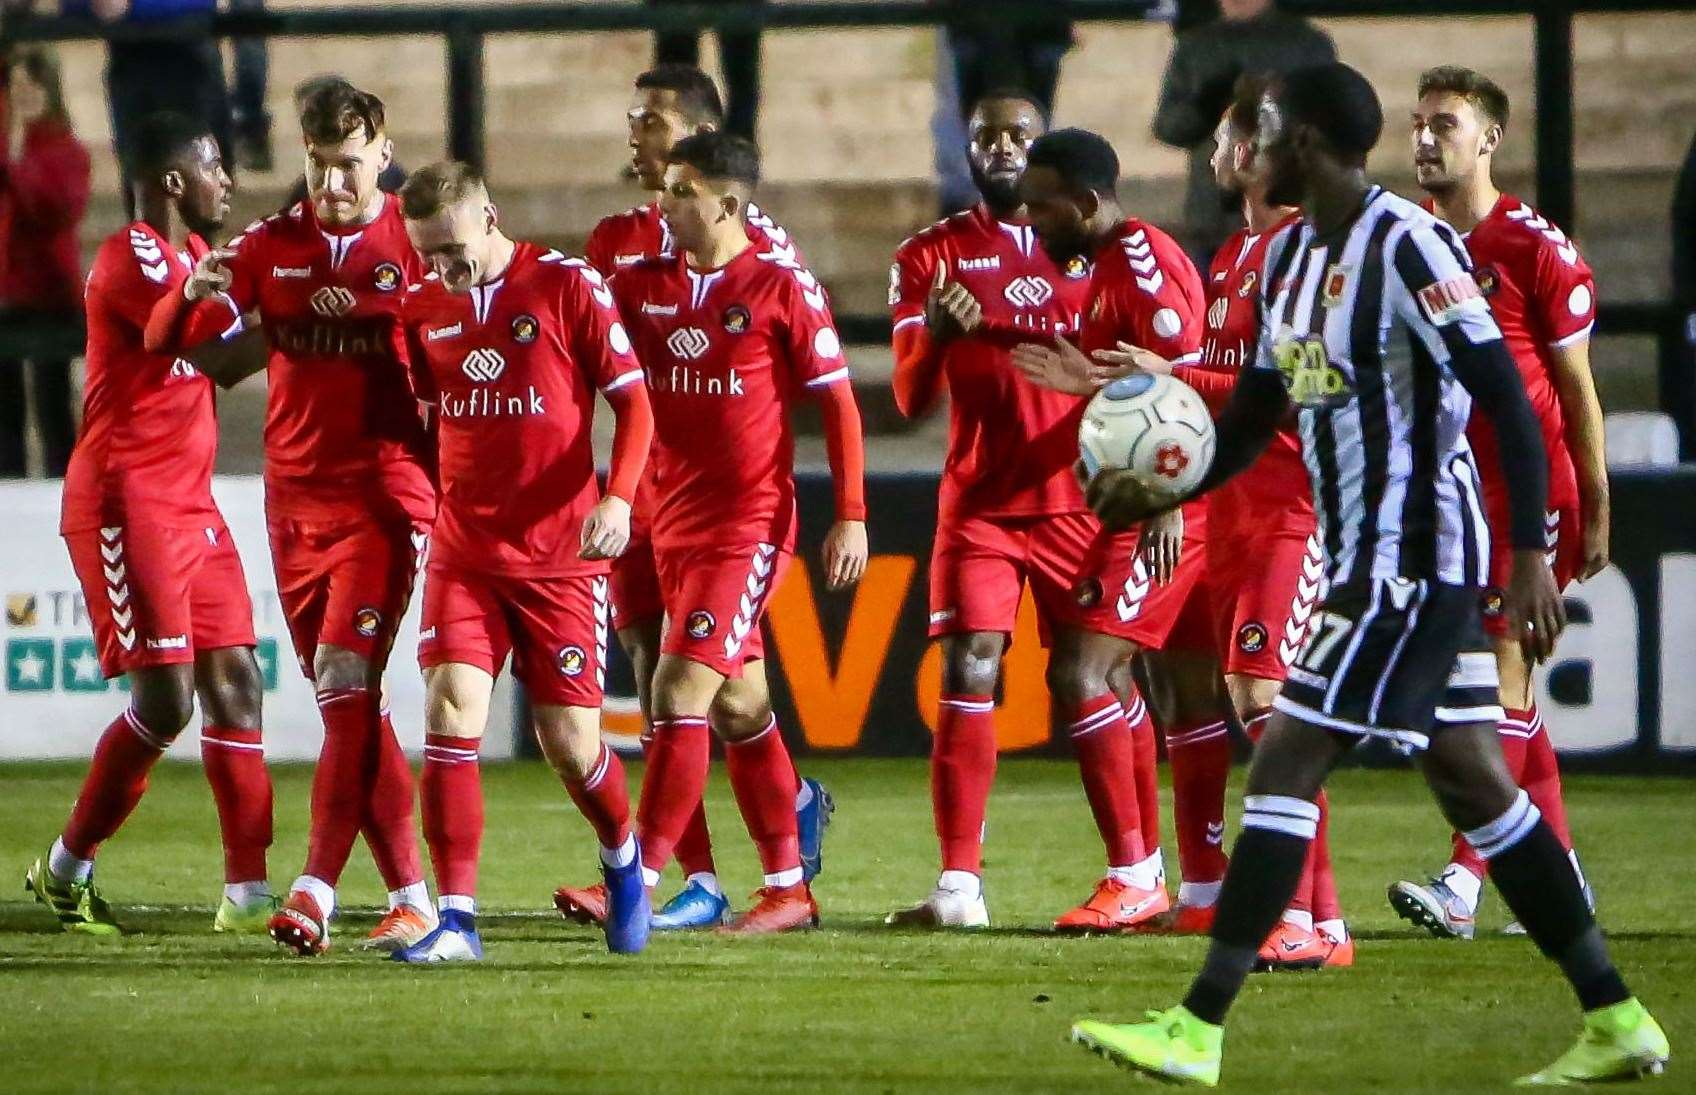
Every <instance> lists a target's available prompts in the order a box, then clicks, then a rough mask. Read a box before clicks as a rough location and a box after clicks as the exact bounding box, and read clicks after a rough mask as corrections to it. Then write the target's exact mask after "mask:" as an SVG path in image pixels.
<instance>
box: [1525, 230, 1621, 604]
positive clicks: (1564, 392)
mask: <svg viewBox="0 0 1696 1095" xmlns="http://www.w3.org/2000/svg"><path fill="white" fill-rule="evenodd" d="M1533 296H1534V299H1535V301H1536V305H1537V309H1538V311H1539V312H1540V313H1541V314H1540V316H1539V319H1540V320H1541V324H1540V325H1541V327H1542V328H1543V331H1542V333H1543V334H1544V336H1545V337H1547V338H1548V339H1549V342H1550V345H1549V357H1550V361H1551V369H1550V377H1549V379H1550V380H1551V381H1552V382H1553V383H1554V386H1555V395H1556V397H1557V398H1558V399H1559V400H1560V404H1561V417H1562V419H1563V420H1564V422H1565V426H1566V443H1567V448H1568V449H1569V450H1570V451H1571V453H1572V462H1573V465H1574V468H1575V469H1576V471H1577V473H1578V495H1579V513H1580V518H1581V521H1582V524H1583V531H1582V533H1581V535H1582V536H1583V551H1584V564H1583V569H1582V570H1581V571H1580V576H1581V577H1583V578H1590V577H1593V576H1595V575H1596V574H1597V573H1598V572H1600V571H1601V569H1602V568H1603V567H1605V566H1607V565H1608V534H1609V525H1610V522H1611V520H1612V517H1611V514H1610V512H1609V511H1610V502H1609V493H1608V455H1607V444H1606V442H1605V441H1604V439H1603V430H1602V401H1601V399H1600V398H1599V397H1598V396H1597V394H1596V378H1595V376H1594V375H1593V374H1592V372H1591V370H1590V333H1591V331H1592V330H1593V329H1594V328H1595V325H1596V281H1595V277H1594V276H1593V275H1592V274H1591V272H1590V267H1589V266H1588V265H1587V264H1586V263H1585V262H1584V260H1583V259H1582V258H1581V257H1579V254H1578V248H1577V246H1576V245H1574V244H1573V243H1572V242H1571V241H1566V242H1562V243H1557V242H1555V241H1554V240H1551V239H1549V238H1547V237H1544V239H1543V241H1542V244H1541V246H1540V247H1539V248H1538V252H1537V266H1536V291H1535V293H1534V294H1533Z"/></svg>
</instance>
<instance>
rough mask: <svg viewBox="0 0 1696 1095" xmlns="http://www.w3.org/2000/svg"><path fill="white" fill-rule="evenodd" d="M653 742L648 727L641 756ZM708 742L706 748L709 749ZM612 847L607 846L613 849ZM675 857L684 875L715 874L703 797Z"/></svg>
mask: <svg viewBox="0 0 1696 1095" xmlns="http://www.w3.org/2000/svg"><path fill="white" fill-rule="evenodd" d="M653 741H654V731H653V728H652V727H650V728H649V729H648V732H647V733H645V734H643V735H642V756H643V757H644V758H646V757H647V756H648V754H649V747H650V746H651V745H652V744H653ZM711 744H712V743H711V742H710V741H709V742H708V748H709V750H710V748H711ZM613 846H614V845H610V844H609V845H607V847H609V848H610V847H613ZM673 851H674V853H675V854H676V856H677V865H678V866H679V867H682V868H683V873H684V874H685V875H692V874H703V873H704V874H716V873H717V870H716V868H715V867H714V865H713V838H712V834H711V833H710V832H709V831H708V830H707V801H706V798H705V796H704V795H703V797H702V799H701V801H700V803H699V804H698V805H697V806H696V807H695V812H694V813H692V814H690V815H689V823H688V824H687V825H685V826H684V827H683V835H682V836H680V837H678V838H677V847H676V848H675V849H673Z"/></svg>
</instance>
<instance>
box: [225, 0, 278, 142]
mask: <svg viewBox="0 0 1696 1095" xmlns="http://www.w3.org/2000/svg"><path fill="white" fill-rule="evenodd" d="M230 10H231V11H232V12H241V13H244V14H263V13H264V11H265V0H230ZM231 46H232V48H233V50H234V52H235V60H236V63H235V88H234V89H233V94H232V95H231V97H230V128H231V130H232V131H233V132H234V134H235V142H236V162H237V163H239V164H241V166H243V167H245V168H247V169H248V170H250V171H269V170H271V112H270V111H268V110H266V109H265V84H266V82H267V81H268V79H269V77H270V70H271V58H270V54H269V53H268V52H267V46H266V44H265V39H263V38H259V37H253V38H236V39H234V40H233V41H232V42H231Z"/></svg>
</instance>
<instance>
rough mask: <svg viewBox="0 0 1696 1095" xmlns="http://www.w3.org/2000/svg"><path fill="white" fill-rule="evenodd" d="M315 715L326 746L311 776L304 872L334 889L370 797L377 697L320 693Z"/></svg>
mask: <svg viewBox="0 0 1696 1095" xmlns="http://www.w3.org/2000/svg"><path fill="white" fill-rule="evenodd" d="M318 712H319V715H320V716H321V717H322V718H323V720H324V746H323V748H322V749H321V750H319V753H318V767H317V769H316V770H315V771H314V772H313V774H312V835H311V838H310V840H309V841H308V843H307V848H306V874H308V875H311V876H312V877H314V878H317V879H321V880H322V881H324V882H325V883H327V884H329V885H331V886H334V885H335V884H336V882H337V881H338V880H339V879H340V878H341V874H342V869H343V868H344V867H346V866H347V857H348V854H349V853H350V852H351V851H352V850H353V841H354V838H355V837H357V836H358V835H359V828H360V823H361V822H362V821H363V820H364V817H365V814H366V806H367V802H368V801H369V798H370V780H371V773H372V772H373V771H374V769H375V768H376V765H377V757H378V750H379V743H378V741H377V735H378V730H379V727H380V725H381V724H380V721H379V717H378V713H377V694H376V693H375V692H372V691H371V690H370V689H368V688H335V689H328V690H325V691H321V692H319V693H318Z"/></svg>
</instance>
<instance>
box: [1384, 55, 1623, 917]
mask: <svg viewBox="0 0 1696 1095" xmlns="http://www.w3.org/2000/svg"><path fill="white" fill-rule="evenodd" d="M1507 124H1508V97H1507V95H1506V93H1505V92H1503V91H1502V89H1501V88H1500V87H1498V86H1497V85H1496V84H1495V83H1494V82H1493V81H1491V80H1490V79H1489V78H1487V77H1485V76H1483V75H1481V74H1479V73H1476V72H1473V71H1471V70H1470V69H1464V68H1460V67H1458V66H1444V67H1440V68H1434V69H1431V70H1430V71H1428V72H1426V73H1424V74H1423V75H1422V76H1421V77H1420V80H1419V104H1418V106H1417V107H1416V108H1415V109H1414V111H1413V159H1414V172H1415V175H1416V177H1417V179H1418V181H1419V185H1420V186H1421V187H1422V188H1424V189H1425V191H1426V192H1427V193H1429V194H1430V195H1431V200H1430V203H1429V208H1431V209H1432V211H1433V212H1435V213H1436V214H1437V215H1438V216H1439V217H1442V218H1443V219H1444V220H1446V221H1448V222H1449V223H1450V224H1452V225H1453V226H1454V227H1455V229H1456V230H1458V231H1459V232H1461V233H1462V234H1463V237H1464V238H1465V240H1466V249H1467V252H1468V253H1469V254H1470V255H1471V256H1472V262H1473V265H1474V267H1475V268H1476V271H1477V273H1476V276H1477V280H1478V287H1479V288H1480V289H1481V290H1483V292H1484V295H1485V296H1486V297H1487V298H1488V299H1489V301H1490V310H1491V311H1492V312H1493V313H1495V316H1496V323H1497V325H1498V326H1500V327H1501V329H1502V338H1503V339H1504V340H1505V341H1506V342H1507V345H1508V349H1509V350H1511V351H1512V352H1513V357H1514V362H1515V363H1516V364H1517V365H1518V366H1519V372H1520V376H1521V377H1522V378H1523V379H1524V380H1525V392H1526V394H1527V395H1528V396H1530V397H1531V406H1532V408H1533V409H1535V410H1536V412H1537V418H1538V420H1539V421H1540V422H1541V423H1542V426H1543V446H1544V448H1546V449H1547V450H1548V455H1549V500H1548V513H1547V516H1546V518H1545V523H1544V529H1545V535H1546V536H1547V541H1548V549H1549V559H1550V565H1551V566H1552V567H1553V569H1554V572H1555V579H1556V581H1558V582H1560V583H1561V584H1562V585H1565V584H1567V583H1570V582H1571V581H1573V580H1574V579H1578V580H1580V581H1582V580H1584V579H1587V578H1590V577H1593V576H1594V575H1595V574H1596V573H1598V572H1599V571H1600V570H1602V568H1603V567H1605V566H1607V565H1608V523H1609V517H1608V466H1607V458H1606V454H1605V451H1604V446H1603V438H1602V405H1601V402H1600V401H1599V400H1598V399H1597V397H1596V383H1595V379H1594V378H1593V377H1592V376H1591V372H1590V329H1591V327H1592V326H1594V324H1595V322H1596V281H1595V277H1594V275H1592V274H1591V272H1590V267H1589V265H1588V264H1587V263H1586V262H1585V261H1584V258H1583V256H1582V255H1580V254H1579V253H1578V247H1577V245H1576V244H1574V243H1573V242H1572V241H1571V240H1570V239H1568V238H1567V236H1566V234H1565V233H1564V232H1562V231H1561V230H1560V228H1558V227H1557V226H1555V225H1554V224H1552V223H1550V222H1549V221H1548V220H1547V219H1546V218H1544V217H1543V216H1542V215H1541V214H1539V213H1538V212H1537V211H1536V210H1535V209H1533V208H1532V207H1531V206H1529V205H1527V204H1526V203H1524V202H1522V201H1520V200H1519V199H1518V198H1516V197H1514V196H1513V195H1511V194H1503V193H1502V192H1501V191H1499V190H1497V189H1496V184H1495V181H1494V180H1493V178H1492V177H1491V171H1492V161H1493V158H1494V155H1495V152H1496V149H1498V148H1499V147H1501V143H1502V140H1503V138H1504V135H1505V133H1506V131H1507ZM1467 439H1468V440H1469V441H1470V442H1471V443H1472V447H1473V450H1474V451H1475V453H1476V454H1477V459H1478V471H1479V475H1480V477H1481V478H1482V480H1483V485H1484V509H1485V513H1486V515H1487V516H1488V517H1489V520H1490V539H1491V547H1492V551H1491V558H1490V563H1491V586H1490V588H1489V589H1488V590H1487V591H1486V593H1485V601H1484V605H1483V610H1484V625H1485V629H1486V630H1487V631H1488V632H1489V633H1490V635H1491V637H1492V639H1493V641H1494V643H1495V647H1496V668H1497V672H1498V673H1499V674H1500V676H1501V693H1502V709H1503V718H1502V721H1501V723H1500V724H1499V725H1498V727H1497V729H1498V731H1499V732H1500V736H1501V742H1502V754H1503V756H1504V757H1506V758H1507V762H1508V770H1509V771H1510V772H1511V773H1512V774H1513V777H1514V781H1515V782H1516V783H1518V784H1519V785H1520V786H1521V787H1523V788H1525V791H1526V793H1527V794H1529V795H1530V796H1531V801H1532V802H1534V803H1536V805H1537V808H1538V809H1539V810H1541V811H1542V813H1543V816H1544V817H1546V818H1548V819H1549V824H1550V826H1551V827H1553V828H1554V830H1555V834H1556V835H1557V836H1559V837H1560V839H1561V842H1562V843H1563V844H1565V845H1566V848H1567V854H1568V856H1569V858H1571V860H1572V867H1573V870H1575V871H1578V875H1579V878H1580V880H1582V879H1583V877H1584V872H1583V871H1582V870H1581V869H1580V868H1579V865H1578V856H1577V854H1576V853H1575V852H1573V850H1572V834H1571V832H1570V831H1569V829H1568V828H1567V822H1566V805H1565V803H1564V802H1563V801H1562V798H1561V777H1560V770H1559V768H1558V767H1557V765H1556V762H1555V747H1554V744H1553V743H1552V742H1551V741H1550V740H1549V733H1548V730H1547V728H1546V727H1545V726H1544V724H1543V716H1542V714H1541V713H1539V712H1538V710H1537V700H1536V697H1535V694H1534V692H1533V690H1532V684H1531V671H1532V663H1531V661H1530V660H1529V659H1528V658H1527V657H1526V656H1525V654H1524V652H1523V651H1522V650H1521V649H1520V646H1519V644H1518V643H1517V642H1515V641H1513V639H1512V638H1510V637H1509V635H1508V629H1507V621H1506V618H1505V617H1504V614H1503V611H1502V596H1501V591H1502V588H1503V587H1504V585H1505V584H1506V582H1507V577H1506V576H1507V573H1508V570H1509V567H1510V564H1511V562H1512V558H1511V557H1512V552H1510V551H1509V550H1507V548H1506V546H1505V545H1506V544H1507V543H1508V535H1507V524H1508V518H1507V486H1506V484H1505V483H1504V482H1503V480H1502V475H1501V472H1500V461H1498V460H1497V459H1496V440H1495V434H1494V431H1492V430H1491V428H1490V424H1489V422H1488V421H1485V420H1484V419H1482V418H1481V417H1480V416H1478V415H1476V414H1475V415H1473V418H1472V423H1471V425H1470V426H1469V427H1468V428H1467ZM1484 874H1485V870H1484V860H1483V858H1482V857H1481V856H1480V855H1479V854H1478V852H1477V851H1476V850H1475V849H1473V848H1472V847H1471V846H1470V845H1469V844H1467V842H1466V840H1465V838H1464V837H1462V836H1460V835H1459V834H1458V833H1457V834H1456V835H1455V837H1454V845H1453V852H1452V855H1451V857H1450V860H1449V864H1448V866H1447V867H1445V868H1444V869H1443V871H1442V872H1441V873H1440V874H1439V875H1438V876H1437V877H1436V878H1434V879H1432V880H1431V881H1430V882H1428V883H1419V882H1412V881H1403V882H1398V883H1396V884H1395V885H1393V886H1391V887H1390V903H1391V904H1392V905H1393V906H1395V909H1396V911H1397V912H1398V913H1399V914H1401V916H1402V917H1404V918H1405V919H1408V920H1411V921H1413V922H1414V923H1417V924H1421V925H1423V926H1424V927H1426V928H1427V929H1429V930H1430V931H1431V932H1432V934H1434V935H1438V936H1450V937H1459V938H1464V939H1470V938H1471V937H1472V935H1473V931H1474V928H1475V920H1474V917H1475V915H1476V913H1477V911H1478V904H1479V900H1480V898H1481V896H1482V893H1483V879H1484ZM1584 892H1585V894H1586V896H1589V894H1590V887H1589V884H1588V883H1586V884H1585V887H1584Z"/></svg>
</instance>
